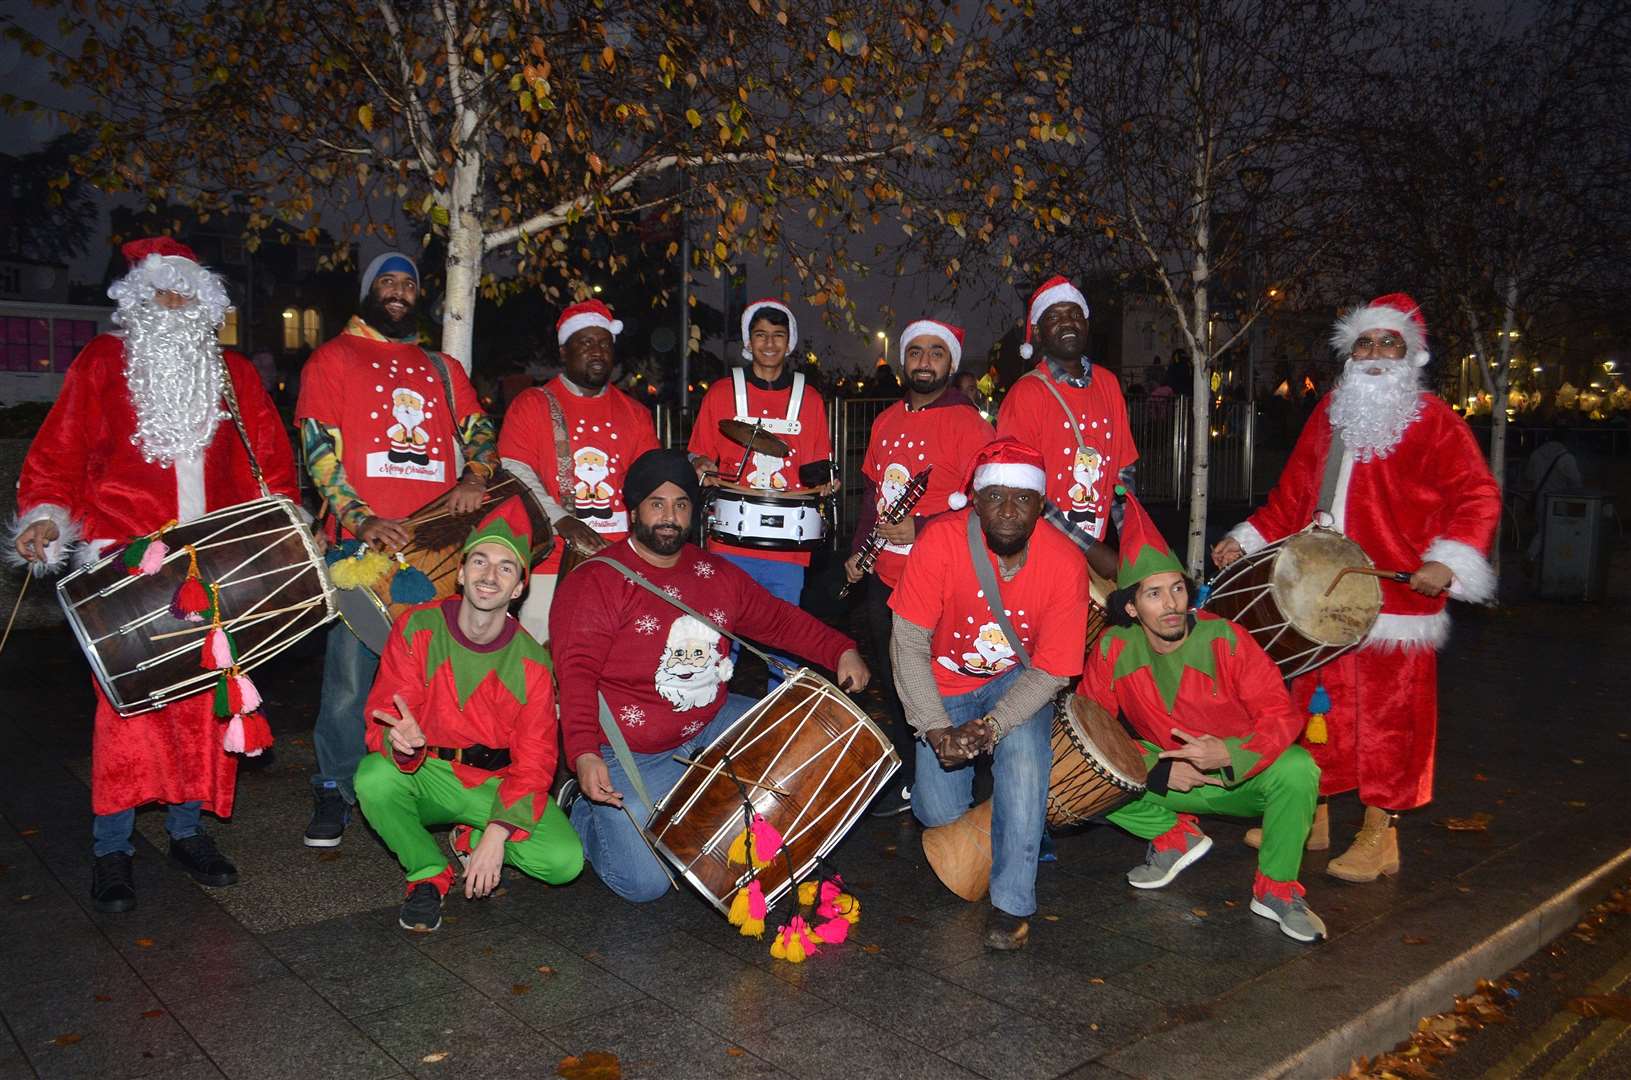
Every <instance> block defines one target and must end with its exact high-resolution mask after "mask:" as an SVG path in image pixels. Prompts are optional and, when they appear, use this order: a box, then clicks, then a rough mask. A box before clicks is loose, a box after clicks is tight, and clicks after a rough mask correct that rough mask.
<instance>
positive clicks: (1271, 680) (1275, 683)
mask: <svg viewBox="0 0 1631 1080" xmlns="http://www.w3.org/2000/svg"><path fill="white" fill-rule="evenodd" d="M1081 693H1082V694H1083V695H1084V696H1086V697H1088V698H1091V699H1092V700H1093V701H1096V702H1097V703H1098V704H1100V705H1101V706H1103V707H1104V708H1105V709H1106V710H1108V711H1109V712H1111V713H1115V712H1117V711H1118V710H1119V711H1120V712H1121V713H1122V714H1123V715H1125V716H1126V717H1127V720H1128V722H1129V723H1131V724H1132V726H1133V730H1134V731H1136V732H1137V733H1138V735H1139V738H1140V740H1141V741H1142V742H1143V744H1144V749H1145V758H1146V762H1147V763H1148V764H1151V765H1153V764H1154V763H1155V758H1156V755H1157V754H1159V753H1160V752H1161V751H1162V750H1174V749H1177V748H1178V747H1180V746H1182V745H1183V743H1182V742H1181V741H1180V740H1179V739H1177V738H1176V737H1175V736H1174V735H1173V734H1172V731H1173V729H1174V728H1178V729H1180V730H1182V731H1183V732H1184V733H1185V734H1188V735H1213V736H1216V737H1217V738H1219V739H1222V740H1223V743H1224V745H1225V746H1227V747H1228V749H1229V758H1230V764H1229V765H1228V766H1227V767H1225V768H1223V769H1220V770H1218V771H1217V772H1215V773H1212V774H1211V776H1212V777H1213V778H1214V779H1215V780H1217V781H1219V784H1217V785H1213V784H1208V785H1206V786H1203V787H1197V788H1195V789H1193V790H1191V791H1168V792H1167V793H1166V794H1164V795H1157V794H1155V793H1153V792H1146V793H1145V794H1144V795H1143V796H1141V797H1140V798H1138V799H1137V800H1135V801H1134V802H1132V803H1129V804H1128V805H1126V806H1124V807H1122V808H1121V809H1120V810H1117V811H1116V812H1114V813H1112V814H1110V815H1109V820H1110V821H1111V822H1112V823H1114V824H1116V825H1119V826H1121V827H1122V828H1124V829H1126V830H1127V831H1128V832H1130V833H1132V834H1133V835H1134V836H1137V837H1139V838H1140V839H1144V840H1150V841H1152V842H1155V843H1156V844H1157V846H1158V847H1159V846H1160V845H1161V844H1162V843H1163V842H1164V841H1168V840H1171V841H1173V842H1176V843H1180V844H1181V843H1182V837H1181V835H1180V833H1179V830H1181V829H1185V828H1190V826H1189V825H1188V824H1187V822H1185V823H1182V824H1181V823H1180V819H1179V815H1180V814H1229V815H1231V816H1234V817H1253V818H1254V817H1258V816H1259V815H1261V816H1262V819H1263V847H1262V850H1261V851H1260V852H1259V855H1258V872H1259V874H1260V875H1261V876H1262V877H1264V878H1267V879H1269V880H1270V881H1271V882H1292V881H1296V880H1297V872H1298V870H1299V868H1300V867H1301V865H1302V854H1303V844H1304V842H1305V841H1306V840H1307V839H1308V829H1309V825H1310V824H1311V823H1312V821H1313V818H1314V804H1315V802H1316V801H1317V798H1318V788H1319V768H1318V767H1317V766H1316V765H1315V764H1314V760H1313V758H1311V757H1309V755H1308V752H1307V751H1306V750H1304V749H1302V748H1301V747H1299V746H1294V745H1293V741H1294V740H1295V739H1296V738H1297V735H1298V734H1299V733H1300V732H1301V730H1302V726H1303V715H1302V714H1301V713H1300V712H1299V711H1298V710H1297V709H1296V707H1295V706H1293V705H1292V703H1291V697H1290V695H1289V694H1287V692H1286V687H1285V683H1284V682H1283V681H1282V679H1281V676H1280V670H1279V669H1278V668H1277V667H1275V666H1274V661H1272V660H1270V659H1269V658H1268V654H1267V653H1265V652H1264V651H1263V649H1262V647H1261V646H1259V645H1258V644H1257V642H1255V641H1254V640H1252V636H1251V635H1250V634H1248V633H1247V632H1246V630H1245V629H1244V628H1243V627H1241V626H1238V625H1236V624H1235V623H1232V622H1230V621H1229V620H1227V619H1223V618H1220V617H1218V616H1216V615H1212V614H1209V613H1207V612H1204V611H1203V612H1198V613H1197V614H1196V616H1195V622H1194V626H1193V628H1192V629H1191V630H1190V631H1189V636H1188V637H1187V638H1185V639H1184V642H1183V644H1182V645H1180V646H1179V647H1178V648H1177V649H1175V650H1173V651H1172V652H1170V653H1167V654H1165V655H1162V654H1158V653H1156V652H1155V650H1154V649H1152V648H1150V643H1149V637H1148V635H1147V634H1146V633H1145V631H1144V628H1143V627H1142V626H1140V625H1137V624H1134V625H1133V626H1125V627H1117V628H1115V629H1112V630H1109V631H1106V632H1105V634H1104V636H1103V637H1101V638H1100V639H1099V640H1098V642H1097V644H1096V645H1095V646H1094V648H1093V649H1092V651H1091V655H1090V656H1089V658H1088V662H1087V669H1086V671H1085V672H1084V673H1083V675H1082V683H1081Z"/></svg>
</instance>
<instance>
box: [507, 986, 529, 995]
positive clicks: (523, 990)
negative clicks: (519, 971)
mask: <svg viewBox="0 0 1631 1080" xmlns="http://www.w3.org/2000/svg"><path fill="white" fill-rule="evenodd" d="M530 993H532V984H531V983H516V984H515V985H514V986H512V987H510V996H512V997H520V996H521V995H522V994H530Z"/></svg>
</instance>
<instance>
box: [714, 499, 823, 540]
mask: <svg viewBox="0 0 1631 1080" xmlns="http://www.w3.org/2000/svg"><path fill="white" fill-rule="evenodd" d="M713 490H714V498H713V503H712V505H711V506H710V507H709V509H708V535H709V536H712V537H713V538H714V539H716V540H722V541H724V542H725V543H728V544H732V545H735V546H736V547H745V548H763V549H765V550H767V551H813V550H815V549H816V548H818V547H820V546H821V544H822V542H823V541H824V540H825V539H826V536H827V519H826V517H825V516H824V515H823V514H822V512H821V511H822V496H821V491H820V489H818V488H788V489H787V490H785V491H775V490H772V489H770V488H751V487H744V486H743V485H741V484H729V483H720V484H719V485H718V486H717V487H715V488H714V489H713Z"/></svg>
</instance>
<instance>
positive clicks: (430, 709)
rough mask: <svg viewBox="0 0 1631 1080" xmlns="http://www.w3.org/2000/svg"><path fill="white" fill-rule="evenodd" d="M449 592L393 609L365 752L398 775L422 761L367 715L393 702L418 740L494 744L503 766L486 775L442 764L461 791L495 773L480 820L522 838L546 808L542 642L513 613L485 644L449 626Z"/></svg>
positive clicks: (454, 609)
mask: <svg viewBox="0 0 1631 1080" xmlns="http://www.w3.org/2000/svg"><path fill="white" fill-rule="evenodd" d="M460 603H461V601H460V599H459V598H458V597H456V596H455V597H450V598H448V599H446V600H442V601H434V600H433V601H431V602H430V603H428V604H420V605H419V606H418V607H414V608H410V609H409V610H407V611H405V612H403V613H402V617H401V618H399V619H397V621H396V625H395V626H393V627H392V628H391V636H390V637H389V638H388V639H387V640H386V642H385V651H384V652H383V653H382V654H380V658H379V674H378V675H377V676H375V678H374V688H373V689H372V690H370V691H369V692H368V705H367V707H366V710H365V712H364V714H363V715H364V717H365V718H366V719H365V731H364V737H365V738H366V739H367V742H368V748H369V749H370V750H371V751H373V752H375V753H380V754H385V755H386V756H387V757H388V758H390V759H391V761H392V762H393V763H394V764H395V765H396V767H397V768H399V769H401V770H402V771H403V772H414V771H416V770H417V769H418V768H419V767H420V766H421V765H423V764H424V763H425V758H426V753H427V752H426V751H425V750H423V749H421V750H420V751H419V753H417V754H415V755H413V756H412V757H406V758H405V757H402V756H400V755H398V754H397V753H396V752H395V751H393V750H391V749H390V748H389V743H388V742H387V736H386V733H385V730H386V729H385V726H384V725H383V724H381V723H380V722H379V721H378V720H376V719H374V711H375V710H376V709H377V710H380V711H382V712H386V713H392V714H394V713H395V712H396V704H395V701H394V700H393V698H394V697H395V696H398V695H399V696H401V698H402V701H403V704H405V705H407V707H408V711H410V712H412V713H413V715H414V719H415V720H417V721H418V723H419V727H420V729H421V730H422V731H424V733H425V742H426V744H427V745H428V746H438V747H449V748H454V749H459V748H463V747H468V746H478V745H479V746H486V747H492V748H495V749H496V748H498V747H504V748H506V749H508V750H509V751H510V763H509V765H507V766H505V767H504V768H502V769H499V770H497V771H495V772H489V771H488V770H486V769H477V768H475V767H473V766H470V765H466V764H464V763H462V762H457V761H455V762H452V763H451V764H452V766H453V773H454V775H456V776H457V777H458V778H459V782H460V783H462V784H464V786H465V787H467V788H473V787H479V786H480V785H482V784H485V783H486V782H487V781H489V780H491V779H492V778H493V777H495V776H497V777H499V784H498V791H497V792H496V793H495V794H494V796H493V809H492V814H491V816H490V817H489V819H488V820H490V821H501V822H503V823H504V824H505V825H507V826H509V829H510V837H509V838H510V840H512V841H517V840H525V839H526V838H527V835H528V832H529V830H530V829H531V828H532V827H533V826H534V825H536V824H537V823H538V819H539V818H540V817H542V816H543V813H544V810H545V808H546V807H547V806H548V805H549V785H550V781H552V780H553V779H554V777H555V694H554V691H553V689H552V687H551V685H550V678H549V668H548V666H547V663H546V661H547V654H546V653H545V651H544V647H543V646H542V645H540V644H538V642H536V641H534V640H533V639H532V635H531V634H526V633H522V632H521V624H520V623H518V622H516V621H515V619H514V618H506V619H505V620H504V629H503V630H502V631H501V632H500V633H499V635H498V637H497V638H495V639H494V640H493V641H491V642H488V643H487V644H486V645H478V644H476V643H475V642H473V641H471V640H470V639H469V638H467V637H465V636H464V634H463V632H461V631H460V630H459V605H460Z"/></svg>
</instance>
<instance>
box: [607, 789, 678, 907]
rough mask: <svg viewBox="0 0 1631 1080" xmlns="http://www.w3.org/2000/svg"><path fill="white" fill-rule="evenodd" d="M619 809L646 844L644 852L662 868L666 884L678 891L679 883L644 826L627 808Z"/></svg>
mask: <svg viewBox="0 0 1631 1080" xmlns="http://www.w3.org/2000/svg"><path fill="white" fill-rule="evenodd" d="M619 809H621V810H622V811H623V816H624V817H626V818H628V819H629V824H630V825H633V826H634V831H635V832H637V833H639V834H640V839H642V840H644V841H645V842H646V850H647V851H649V852H651V857H652V858H653V859H656V860H657V865H658V866H660V867H662V868H663V873H664V874H666V875H668V883H669V884H670V885H672V886H674V888H675V889H678V888H679V887H680V883H679V882H677V881H675V880H674V872H673V871H672V870H670V869H669V868H668V862H667V861H666V860H665V859H664V858H663V856H662V853H661V852H659V851H658V850H657V845H656V844H653V843H652V842H651V837H649V836H647V835H646V830H645V826H643V825H641V824H640V823H639V822H638V821H636V820H634V811H632V810H630V809H629V808H628V807H627V806H624V807H620V808H619Z"/></svg>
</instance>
